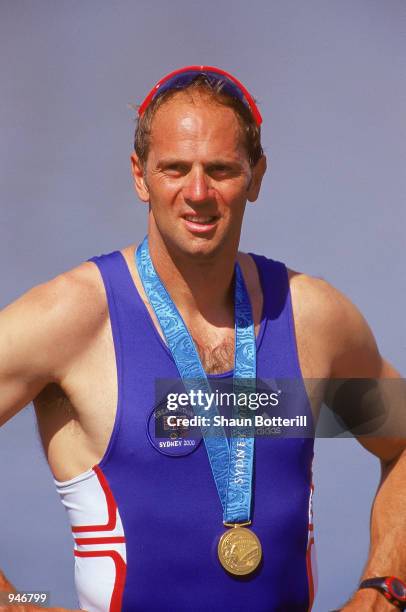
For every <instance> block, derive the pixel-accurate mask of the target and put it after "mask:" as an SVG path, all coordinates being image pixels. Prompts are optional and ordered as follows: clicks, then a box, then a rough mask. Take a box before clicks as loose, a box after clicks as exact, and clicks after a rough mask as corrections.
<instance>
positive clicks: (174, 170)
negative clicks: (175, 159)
mask: <svg viewBox="0 0 406 612" xmlns="http://www.w3.org/2000/svg"><path fill="white" fill-rule="evenodd" d="M165 171H166V172H167V173H169V174H185V173H186V172H187V168H186V166H182V164H171V165H170V166H167V167H166V168H165Z"/></svg>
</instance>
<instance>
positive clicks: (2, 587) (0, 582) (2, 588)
mask: <svg viewBox="0 0 406 612" xmlns="http://www.w3.org/2000/svg"><path fill="white" fill-rule="evenodd" d="M15 591H16V589H15V588H14V586H13V585H12V584H11V582H9V581H8V580H7V578H6V577H5V575H4V574H3V572H2V571H1V569H0V593H2V592H3V593H4V592H7V593H15Z"/></svg>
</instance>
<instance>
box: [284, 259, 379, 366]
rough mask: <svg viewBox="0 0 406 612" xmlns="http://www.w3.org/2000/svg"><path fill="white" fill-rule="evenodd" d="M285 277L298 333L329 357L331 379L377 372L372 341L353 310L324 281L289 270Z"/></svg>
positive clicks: (377, 356) (363, 323)
mask: <svg viewBox="0 0 406 612" xmlns="http://www.w3.org/2000/svg"><path fill="white" fill-rule="evenodd" d="M288 276H289V285H290V292H291V298H292V307H293V312H294V317H295V324H296V328H297V330H298V333H299V334H301V335H302V336H304V337H305V338H306V342H307V344H309V345H313V346H315V347H317V349H318V350H320V351H322V352H323V353H324V354H325V355H328V356H329V360H330V363H331V375H339V376H342V377H345V376H355V377H357V376H361V377H362V376H370V375H372V373H373V372H375V371H378V369H379V363H380V358H379V353H378V349H377V346H376V342H375V338H374V336H373V334H372V331H371V329H370V327H369V325H368V323H367V322H366V320H365V318H364V316H363V315H362V313H361V312H360V310H359V309H358V308H357V306H355V304H354V303H353V302H352V301H351V300H350V299H349V298H348V297H347V296H346V295H345V294H344V293H342V292H341V291H340V290H338V289H337V288H336V287H334V286H333V285H332V284H331V283H329V282H328V281H326V280H325V279H322V278H318V277H315V276H311V275H309V274H304V273H302V272H298V271H296V270H291V269H288ZM317 349H316V350H317Z"/></svg>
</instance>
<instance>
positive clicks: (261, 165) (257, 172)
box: [247, 155, 266, 202]
mask: <svg viewBox="0 0 406 612" xmlns="http://www.w3.org/2000/svg"><path fill="white" fill-rule="evenodd" d="M251 171H252V177H251V181H250V184H249V185H248V194H247V200H248V201H249V202H255V201H256V199H257V198H258V195H259V190H260V189H261V183H262V177H263V176H264V174H265V171H266V157H265V155H262V156H261V157H260V158H259V160H258V161H257V163H256V164H255V166H254V167H253V168H252V170H251Z"/></svg>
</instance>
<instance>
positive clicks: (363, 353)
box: [331, 290, 406, 612]
mask: <svg viewBox="0 0 406 612" xmlns="http://www.w3.org/2000/svg"><path fill="white" fill-rule="evenodd" d="M332 291H334V295H335V302H336V306H335V308H333V311H335V312H334V315H335V318H336V320H337V317H338V320H339V321H340V323H341V324H340V326H339V327H337V330H338V333H337V336H336V339H335V346H336V352H335V356H334V359H333V362H332V370H331V378H332V379H333V380H332V383H333V384H334V379H347V378H364V379H373V380H376V381H377V388H376V391H375V394H376V397H377V401H378V402H379V411H381V412H382V411H383V415H382V416H383V420H384V421H386V423H385V428H386V429H383V431H384V434H383V435H381V436H378V435H377V436H376V437H374V436H373V435H361V436H360V437H359V438H358V439H359V442H360V443H361V444H362V445H363V446H364V447H365V448H366V449H367V450H369V451H370V452H371V453H373V454H374V455H375V456H377V457H378V458H379V459H380V461H381V467H382V478H381V482H380V485H379V488H378V491H377V494H376V497H375V500H374V503H373V507H372V513H371V541H370V550H369V556H368V561H367V564H366V566H365V569H364V572H363V577H362V579H366V578H372V577H378V576H391V575H393V576H397V577H398V578H401V579H403V580H406V511H405V508H406V439H405V438H404V437H396V436H404V432H403V431H402V427H400V428H399V427H397V425H402V426H403V428H404V424H403V423H404V421H405V416H404V415H405V413H404V403H405V398H404V397H403V396H404V384H403V383H404V381H401V380H400V374H399V373H398V372H397V371H396V370H395V369H394V368H393V367H392V366H391V365H390V364H389V363H387V362H386V361H385V360H384V359H383V358H382V357H381V355H380V353H379V351H378V348H377V346H376V342H375V339H374V337H373V335H372V332H371V330H370V329H369V327H368V325H367V323H366V321H365V320H364V319H363V317H362V316H361V314H360V313H359V311H358V310H357V309H356V308H355V306H353V305H352V304H351V303H350V302H349V301H348V300H347V299H346V298H344V297H343V296H342V295H341V294H338V292H335V290H332ZM398 383H401V384H398ZM355 384H357V383H355ZM380 389H381V391H382V392H381V391H380ZM402 421H403V423H402ZM394 609H395V608H394V606H393V605H392V604H390V603H389V602H387V600H386V599H385V597H384V596H383V595H382V594H381V593H379V592H378V591H376V590H375V589H365V590H364V589H363V590H360V591H357V592H356V593H355V594H354V596H353V597H352V599H351V601H350V602H349V603H348V604H346V605H345V606H344V608H343V611H345V612H355V611H356V612H367V611H368V612H384V611H385V610H388V611H390V610H394Z"/></svg>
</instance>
